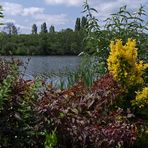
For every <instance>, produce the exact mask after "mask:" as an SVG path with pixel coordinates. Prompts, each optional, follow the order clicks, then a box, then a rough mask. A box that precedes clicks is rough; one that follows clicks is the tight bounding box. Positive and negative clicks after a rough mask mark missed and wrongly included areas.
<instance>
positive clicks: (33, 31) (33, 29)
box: [32, 24, 37, 34]
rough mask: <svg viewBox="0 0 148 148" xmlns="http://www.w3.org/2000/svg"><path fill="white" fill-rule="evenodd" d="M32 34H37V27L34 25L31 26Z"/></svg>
mask: <svg viewBox="0 0 148 148" xmlns="http://www.w3.org/2000/svg"><path fill="white" fill-rule="evenodd" d="M32 34H37V25H36V24H33V25H32Z"/></svg>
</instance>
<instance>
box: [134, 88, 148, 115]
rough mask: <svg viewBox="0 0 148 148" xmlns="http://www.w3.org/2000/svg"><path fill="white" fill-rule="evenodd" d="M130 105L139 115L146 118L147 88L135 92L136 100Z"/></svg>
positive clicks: (147, 105) (147, 111)
mask: <svg viewBox="0 0 148 148" xmlns="http://www.w3.org/2000/svg"><path fill="white" fill-rule="evenodd" d="M132 105H133V106H134V107H135V108H137V109H138V112H139V113H142V114H143V115H146V116H147V117H148V110H147V108H148V87H145V88H143V90H142V91H138V92H137V95H136V98H135V99H134V100H132Z"/></svg>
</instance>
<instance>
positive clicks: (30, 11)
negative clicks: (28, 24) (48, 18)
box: [23, 7, 44, 16]
mask: <svg viewBox="0 0 148 148" xmlns="http://www.w3.org/2000/svg"><path fill="white" fill-rule="evenodd" d="M43 12H44V9H43V8H38V7H29V8H24V10H23V15H24V16H30V15H31V16H33V15H36V14H42V13H43Z"/></svg>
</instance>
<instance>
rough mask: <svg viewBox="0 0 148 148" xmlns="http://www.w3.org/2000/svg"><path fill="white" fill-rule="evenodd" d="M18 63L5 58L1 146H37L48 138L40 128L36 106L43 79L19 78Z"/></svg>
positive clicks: (1, 88) (0, 102) (0, 108)
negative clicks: (39, 130) (38, 129)
mask: <svg viewBox="0 0 148 148" xmlns="http://www.w3.org/2000/svg"><path fill="white" fill-rule="evenodd" d="M17 71H18V70H17V65H16V64H15V63H13V62H12V63H9V62H8V61H5V62H4V61H1V67H0V72H1V81H0V117H1V120H0V131H1V132H0V139H1V140H0V147H36V146H42V145H43V143H44V141H43V139H44V138H42V136H40V134H39V132H38V131H37V129H36V128H37V127H36V125H37V123H38V118H37V116H36V115H35V111H34V105H35V103H36V101H37V98H38V97H39V96H38V95H37V94H38V93H37V92H38V88H39V87H41V84H40V81H38V80H36V81H35V83H34V82H33V81H25V80H22V79H19V75H18V72H17Z"/></svg>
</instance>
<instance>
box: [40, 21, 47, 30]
mask: <svg viewBox="0 0 148 148" xmlns="http://www.w3.org/2000/svg"><path fill="white" fill-rule="evenodd" d="M47 32H48V31H47V25H46V23H45V22H44V23H43V24H42V25H41V33H47Z"/></svg>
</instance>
